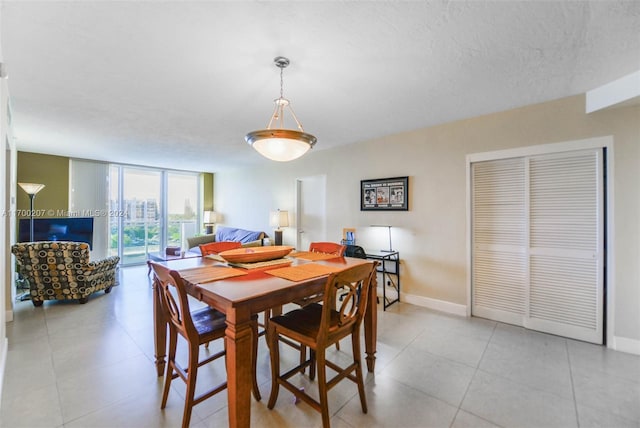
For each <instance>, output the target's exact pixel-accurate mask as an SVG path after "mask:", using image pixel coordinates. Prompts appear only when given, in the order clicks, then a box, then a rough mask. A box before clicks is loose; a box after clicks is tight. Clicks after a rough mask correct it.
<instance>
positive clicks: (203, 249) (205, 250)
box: [199, 241, 242, 257]
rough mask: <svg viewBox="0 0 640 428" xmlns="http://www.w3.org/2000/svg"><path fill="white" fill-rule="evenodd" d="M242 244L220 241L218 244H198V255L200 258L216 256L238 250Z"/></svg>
mask: <svg viewBox="0 0 640 428" xmlns="http://www.w3.org/2000/svg"><path fill="white" fill-rule="evenodd" d="M241 246H242V244H241V243H240V242H235V241H220V242H208V243H206V244H200V245H199V247H200V253H201V254H202V256H203V257H204V256H208V255H210V254H218V253H220V252H222V251H227V250H235V249H236V248H240V247H241Z"/></svg>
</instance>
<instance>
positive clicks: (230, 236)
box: [187, 226, 268, 256]
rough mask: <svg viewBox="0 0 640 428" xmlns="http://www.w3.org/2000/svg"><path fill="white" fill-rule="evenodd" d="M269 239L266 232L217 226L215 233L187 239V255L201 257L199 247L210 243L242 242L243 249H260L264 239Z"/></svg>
mask: <svg viewBox="0 0 640 428" xmlns="http://www.w3.org/2000/svg"><path fill="white" fill-rule="evenodd" d="M267 237H268V236H267V234H266V233H264V232H257V231H253V230H246V229H240V228H237V227H227V226H216V229H215V233H211V234H208V235H200V236H193V237H191V238H187V247H188V248H187V255H191V256H194V255H201V253H200V248H199V246H200V245H201V244H208V243H209V242H222V241H233V242H240V244H241V245H242V246H243V247H260V246H262V245H263V239H264V238H267Z"/></svg>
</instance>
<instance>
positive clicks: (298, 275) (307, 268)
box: [266, 263, 343, 282]
mask: <svg viewBox="0 0 640 428" xmlns="http://www.w3.org/2000/svg"><path fill="white" fill-rule="evenodd" d="M342 269H343V268H342V267H339V266H328V265H319V264H316V263H307V264H304V265H299V266H291V267H285V268H280V269H272V270H268V271H266V273H268V274H269V275H273V276H277V277H280V278H284V279H288V280H289V281H296V282H298V281H305V280H307V279H311V278H317V277H319V276H324V275H328V274H330V273H332V272H338V271H340V270H342Z"/></svg>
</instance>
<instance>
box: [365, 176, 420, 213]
mask: <svg viewBox="0 0 640 428" xmlns="http://www.w3.org/2000/svg"><path fill="white" fill-rule="evenodd" d="M408 210H409V177H392V178H377V179H375V180H360V211H408Z"/></svg>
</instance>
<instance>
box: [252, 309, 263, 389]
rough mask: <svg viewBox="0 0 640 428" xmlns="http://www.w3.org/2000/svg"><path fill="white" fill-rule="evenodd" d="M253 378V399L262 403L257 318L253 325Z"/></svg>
mask: <svg viewBox="0 0 640 428" xmlns="http://www.w3.org/2000/svg"><path fill="white" fill-rule="evenodd" d="M251 340H252V344H251V349H252V355H251V372H252V373H251V378H252V379H253V397H254V398H255V399H256V401H260V399H261V398H262V396H261V395H260V388H258V379H257V375H256V374H257V366H258V320H257V318H256V319H254V320H253V322H252V323H251Z"/></svg>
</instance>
